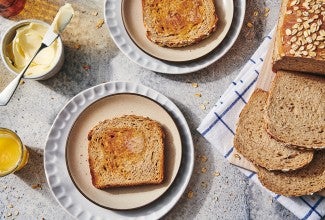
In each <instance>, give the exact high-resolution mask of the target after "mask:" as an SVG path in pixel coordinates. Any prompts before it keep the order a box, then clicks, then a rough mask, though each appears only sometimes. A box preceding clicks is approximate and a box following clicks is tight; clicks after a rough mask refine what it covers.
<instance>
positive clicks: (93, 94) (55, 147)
mask: <svg viewBox="0 0 325 220" xmlns="http://www.w3.org/2000/svg"><path fill="white" fill-rule="evenodd" d="M126 93H127V94H129V95H140V96H142V98H145V99H150V100H153V101H154V102H156V103H158V104H159V105H160V106H161V107H162V108H163V109H164V110H165V111H166V112H167V113H168V114H169V115H170V117H171V118H172V119H173V121H174V123H175V124H176V126H177V128H178V132H179V136H180V137H181V142H182V152H181V154H182V155H181V162H180V166H179V170H178V173H177V175H176V177H175V179H174V181H173V182H172V184H171V185H170V186H169V188H168V187H167V188H168V189H166V190H165V191H164V192H163V193H162V195H160V196H158V197H157V198H156V199H153V200H152V202H150V201H149V203H148V204H147V205H144V206H141V207H138V208H133V209H127V210H113V209H108V208H106V207H103V205H101V204H98V203H97V202H95V201H91V199H90V198H87V197H86V196H85V195H84V193H83V192H82V191H81V190H80V189H78V187H77V186H76V185H75V183H74V181H73V178H74V177H71V176H70V174H69V169H68V166H67V159H66V158H67V152H68V151H69V150H67V149H66V146H67V141H68V139H69V135H70V131H71V129H72V128H73V126H74V125H76V123H78V118H79V117H80V116H81V115H82V114H84V116H87V117H88V116H90V115H87V112H89V108H88V107H89V106H91V107H94V106H95V107H98V106H96V105H99V106H100V105H101V104H103V103H105V102H106V101H107V100H109V99H110V97H111V96H112V95H122V94H126ZM150 100H149V101H150ZM156 107H157V106H156ZM148 111H149V109H148ZM81 117H83V116H81ZM96 120H97V119H96ZM76 126H78V125H76ZM176 136H177V135H176ZM70 150H71V149H70ZM73 152H75V153H77V151H75V150H72V151H70V153H73ZM70 153H68V154H70ZM79 156H80V155H79ZM79 159H81V158H79ZM84 159H85V158H84ZM80 162H82V161H80ZM193 166H194V147H193V141H192V136H191V132H190V130H189V127H188V125H187V122H186V120H185V118H184V116H183V115H182V113H181V112H180V110H179V109H178V108H177V106H176V105H175V104H174V103H172V102H171V101H170V100H169V99H168V98H167V97H165V96H163V95H162V94H160V93H158V92H156V91H155V90H153V89H150V88H148V87H145V86H143V85H139V84H134V83H130V82H109V83H105V84H101V85H98V86H95V87H92V88H90V89H87V90H85V91H83V92H81V93H79V94H78V95H76V96H75V97H74V98H72V99H71V100H70V101H69V102H68V104H67V105H66V106H65V107H64V108H63V109H62V110H61V112H60V113H59V114H58V116H57V117H56V119H55V121H54V123H53V125H52V127H51V129H50V132H49V135H48V139H47V142H46V146H45V152H44V167H45V173H46V178H47V181H48V183H49V186H50V189H51V191H52V193H53V195H54V196H55V198H56V199H57V201H58V202H59V204H60V205H61V206H62V207H63V208H64V209H65V210H67V211H68V213H70V214H71V215H72V216H74V217H76V218H78V219H107V218H112V219H131V218H132V219H137V218H141V219H157V218H161V217H162V216H163V215H165V214H166V213H167V212H168V211H169V210H170V209H171V208H172V207H173V206H174V205H175V204H176V202H177V201H178V200H179V198H180V197H181V195H182V194H183V193H184V191H185V188H186V186H187V184H188V182H189V180H190V177H191V174H192V171H193ZM70 171H71V170H70ZM76 173H78V171H76ZM85 178H88V177H86V176H85ZM90 187H92V186H90ZM138 199H139V200H141V199H142V196H141V195H140V196H138ZM146 203H147V202H146ZM104 206H105V205H104Z"/></svg>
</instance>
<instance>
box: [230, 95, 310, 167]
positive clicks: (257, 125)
mask: <svg viewBox="0 0 325 220" xmlns="http://www.w3.org/2000/svg"><path fill="white" fill-rule="evenodd" d="M267 96H268V92H266V91H264V90H261V89H256V90H255V91H254V92H253V94H252V96H251V97H250V99H249V101H248V102H247V104H246V105H245V107H244V108H243V110H242V111H241V113H240V116H239V121H238V123H237V129H236V134H235V138H234V147H235V148H236V149H237V151H238V152H239V153H241V154H242V155H243V156H244V157H245V158H246V159H248V160H250V161H251V162H252V163H254V164H255V165H258V166H262V167H264V168H266V169H268V170H282V171H289V170H296V169H299V168H301V167H303V166H305V165H306V164H308V163H310V161H311V160H312V158H313V154H314V153H313V151H302V150H297V149H293V148H289V147H287V144H285V143H282V142H279V141H277V140H275V139H273V138H272V137H271V136H270V135H269V134H268V133H267V132H266V130H265V121H264V113H265V105H266V100H267Z"/></svg>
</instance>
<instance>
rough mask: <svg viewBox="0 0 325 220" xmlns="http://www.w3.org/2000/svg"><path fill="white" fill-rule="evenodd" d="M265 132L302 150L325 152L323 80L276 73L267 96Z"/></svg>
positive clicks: (307, 75) (314, 76)
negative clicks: (321, 150)
mask: <svg viewBox="0 0 325 220" xmlns="http://www.w3.org/2000/svg"><path fill="white" fill-rule="evenodd" d="M266 125H267V131H268V133H269V134H271V136H273V137H274V138H276V139H278V140H280V141H282V142H285V143H288V144H291V145H292V146H293V147H295V146H298V147H300V148H305V149H324V148H325V77H324V76H316V75H309V74H302V73H297V72H287V71H279V72H277V74H276V76H275V78H274V80H273V82H272V85H271V89H270V92H269V97H268V101H267V110H266Z"/></svg>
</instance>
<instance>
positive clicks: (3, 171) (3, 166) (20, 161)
mask: <svg viewBox="0 0 325 220" xmlns="http://www.w3.org/2000/svg"><path fill="white" fill-rule="evenodd" d="M27 161H28V151H27V149H26V147H25V146H24V145H23V144H22V142H21V140H20V138H19V137H18V135H17V134H16V133H15V132H13V131H11V130H9V129H6V128H0V177H1V176H5V175H8V174H10V173H13V172H15V171H17V170H20V169H21V168H22V167H23V166H25V165H26V163H27Z"/></svg>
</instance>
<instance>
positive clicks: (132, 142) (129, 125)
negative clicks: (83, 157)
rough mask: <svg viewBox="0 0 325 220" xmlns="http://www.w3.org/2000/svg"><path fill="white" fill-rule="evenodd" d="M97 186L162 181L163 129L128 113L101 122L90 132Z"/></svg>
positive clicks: (144, 118)
mask: <svg viewBox="0 0 325 220" xmlns="http://www.w3.org/2000/svg"><path fill="white" fill-rule="evenodd" d="M88 140H89V144H88V156H89V168H90V173H91V177H92V183H93V185H94V186H95V187H96V188H108V187H120V186H136V185H143V184H159V183H161V182H162V181H163V178H164V131H163V129H162V127H161V125H160V124H159V123H158V122H156V121H154V120H152V119H150V118H147V117H142V116H136V115H125V116H122V117H117V118H113V119H110V120H105V121H103V122H100V123H98V124H97V125H96V126H95V127H94V128H93V129H92V130H91V131H90V132H89V134H88Z"/></svg>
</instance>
